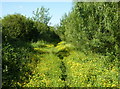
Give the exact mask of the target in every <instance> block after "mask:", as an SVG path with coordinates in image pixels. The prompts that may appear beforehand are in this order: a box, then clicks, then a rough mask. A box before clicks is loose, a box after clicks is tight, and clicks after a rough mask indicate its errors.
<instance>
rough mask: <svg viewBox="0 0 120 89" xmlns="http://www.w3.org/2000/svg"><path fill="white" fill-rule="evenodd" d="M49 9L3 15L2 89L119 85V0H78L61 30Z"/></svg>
mask: <svg viewBox="0 0 120 89" xmlns="http://www.w3.org/2000/svg"><path fill="white" fill-rule="evenodd" d="M48 11H49V9H46V8H44V7H41V8H40V9H37V11H36V12H33V14H34V17H33V18H32V19H28V18H26V17H25V16H22V15H20V14H15V15H7V16H5V17H4V18H3V19H0V26H1V27H3V30H2V33H3V34H2V35H3V37H2V39H3V44H2V47H3V48H2V62H3V65H2V68H3V70H2V72H3V73H2V75H3V76H2V80H3V83H2V85H3V87H15V88H19V87H116V88H119V85H118V81H119V79H118V72H119V71H120V66H119V57H120V54H119V53H120V48H119V47H120V31H119V29H118V20H119V16H118V3H117V2H100V3H98V2H92V3H83V2H76V3H74V7H73V9H72V11H71V12H69V14H68V15H67V14H65V15H64V16H63V18H62V20H61V24H60V26H57V27H56V28H57V30H56V28H55V27H52V26H48V25H47V24H48V22H49V20H50V18H51V17H50V16H49V13H48ZM1 22H2V24H1ZM0 31H1V28H0ZM58 35H59V36H58ZM60 39H61V40H62V41H61V40H60ZM21 40H23V41H21ZM27 41H32V42H31V43H30V42H29V43H28V42H27ZM33 41H34V42H33ZM60 41H61V42H60ZM58 42H59V43H58ZM0 46H1V45H0ZM98 53H100V54H98ZM0 66H1V64H0Z"/></svg>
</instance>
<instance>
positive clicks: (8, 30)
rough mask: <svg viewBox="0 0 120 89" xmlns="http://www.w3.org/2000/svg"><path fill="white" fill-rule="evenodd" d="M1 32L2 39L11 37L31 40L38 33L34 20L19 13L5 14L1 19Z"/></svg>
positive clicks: (5, 39)
mask: <svg viewBox="0 0 120 89" xmlns="http://www.w3.org/2000/svg"><path fill="white" fill-rule="evenodd" d="M2 33H3V36H2V37H3V41H7V40H11V39H20V40H25V41H31V40H33V39H34V38H35V39H36V38H37V37H36V36H37V34H38V32H37V29H36V27H35V26H34V22H33V21H32V20H30V19H28V18H26V17H25V16H23V15H20V14H14V15H7V16H5V17H4V18H3V19H2ZM35 39H34V40H35Z"/></svg>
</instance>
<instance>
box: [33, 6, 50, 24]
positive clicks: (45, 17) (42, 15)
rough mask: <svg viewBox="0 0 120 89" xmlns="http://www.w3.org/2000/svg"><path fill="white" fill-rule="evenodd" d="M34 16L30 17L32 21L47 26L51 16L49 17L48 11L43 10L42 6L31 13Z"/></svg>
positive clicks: (46, 9)
mask: <svg viewBox="0 0 120 89" xmlns="http://www.w3.org/2000/svg"><path fill="white" fill-rule="evenodd" d="M33 14H34V16H33V17H32V19H33V20H34V21H36V22H40V23H44V24H46V25H47V24H48V23H49V21H50V19H51V16H49V9H48V8H44V7H43V6H42V7H41V8H37V10H36V11H33Z"/></svg>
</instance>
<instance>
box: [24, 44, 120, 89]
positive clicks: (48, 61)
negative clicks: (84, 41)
mask: <svg viewBox="0 0 120 89" xmlns="http://www.w3.org/2000/svg"><path fill="white" fill-rule="evenodd" d="M36 44H37V43H36ZM36 44H33V46H34V50H35V52H36V53H35V56H34V57H36V58H37V59H38V60H39V61H38V63H37V67H36V68H35V69H34V70H33V76H32V77H31V78H30V81H29V82H28V83H27V84H25V85H24V86H25V87H118V68H117V66H116V65H113V64H110V65H106V64H105V63H106V61H105V59H106V58H107V57H104V56H101V55H97V54H92V53H90V54H89V55H85V54H84V53H83V52H80V51H75V50H73V46H72V45H70V44H66V43H64V42H61V43H58V45H57V46H54V45H53V44H41V45H40V44H37V45H36Z"/></svg>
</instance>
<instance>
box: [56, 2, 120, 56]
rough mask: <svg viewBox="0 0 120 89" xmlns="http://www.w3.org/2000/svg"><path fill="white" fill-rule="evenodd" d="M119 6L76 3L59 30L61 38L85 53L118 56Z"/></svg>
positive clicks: (100, 3)
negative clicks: (89, 51) (87, 51)
mask: <svg viewBox="0 0 120 89" xmlns="http://www.w3.org/2000/svg"><path fill="white" fill-rule="evenodd" d="M118 5H119V3H118V2H92V3H88V2H87V3H85V2H76V3H74V7H73V8H72V11H71V12H70V13H69V14H68V15H67V16H65V18H63V19H62V20H61V24H60V26H59V28H58V33H60V37H61V39H62V40H65V41H67V42H71V43H73V44H74V45H76V47H78V48H79V49H81V50H83V49H86V50H88V49H89V50H92V51H93V52H98V53H103V54H105V55H106V54H107V53H111V54H112V55H114V54H116V52H117V51H115V50H118V46H119V42H120V41H119V36H120V34H119V33H120V30H119V29H118V19H119V16H118ZM117 54H118V52H117Z"/></svg>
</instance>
